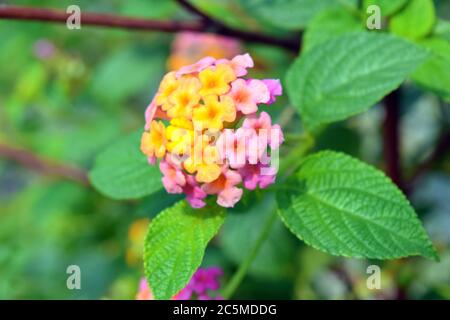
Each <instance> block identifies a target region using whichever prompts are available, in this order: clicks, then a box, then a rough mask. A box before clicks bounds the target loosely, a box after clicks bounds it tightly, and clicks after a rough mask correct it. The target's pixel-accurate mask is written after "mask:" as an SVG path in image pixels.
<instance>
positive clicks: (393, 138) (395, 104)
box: [383, 89, 404, 190]
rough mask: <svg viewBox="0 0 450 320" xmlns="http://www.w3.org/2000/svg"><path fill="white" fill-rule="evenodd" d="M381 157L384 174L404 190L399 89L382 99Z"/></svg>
mask: <svg viewBox="0 0 450 320" xmlns="http://www.w3.org/2000/svg"><path fill="white" fill-rule="evenodd" d="M383 105H384V110H385V118H384V123H383V156H384V165H385V170H386V174H387V175H388V176H389V177H390V178H391V179H392V181H393V182H394V183H395V184H396V185H397V186H398V187H399V188H400V189H402V190H404V185H403V176H402V170H401V158H400V131H399V126H400V89H397V90H395V91H393V92H391V93H390V94H389V95H387V96H386V97H385V98H384V104H383Z"/></svg>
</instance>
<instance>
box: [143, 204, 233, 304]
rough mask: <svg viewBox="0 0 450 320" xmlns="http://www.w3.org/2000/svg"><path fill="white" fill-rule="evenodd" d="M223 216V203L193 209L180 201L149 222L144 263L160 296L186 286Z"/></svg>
mask: <svg viewBox="0 0 450 320" xmlns="http://www.w3.org/2000/svg"><path fill="white" fill-rule="evenodd" d="M224 220H225V210H224V209H223V208H221V207H218V206H206V207H205V208H203V209H193V208H192V207H191V206H190V205H189V204H188V203H187V202H186V201H180V202H178V203H176V204H175V205H174V206H173V207H171V208H168V209H166V210H164V211H163V212H161V213H160V214H159V215H158V216H157V217H156V218H155V219H154V220H153V221H152V222H151V223H150V227H149V230H148V234H147V238H146V239H145V249H144V266H145V274H146V276H147V279H148V281H149V284H150V288H151V289H152V292H153V294H154V295H155V297H156V298H157V299H166V300H167V299H170V298H172V297H173V296H174V295H175V294H177V293H178V292H179V291H180V290H181V289H182V288H183V287H184V286H186V284H187V283H188V282H189V280H190V279H191V277H192V275H193V274H194V272H195V271H196V270H197V268H198V267H199V266H200V264H201V262H202V259H203V255H204V251H205V249H206V246H207V244H208V242H209V241H210V240H211V239H212V238H213V237H214V235H215V234H216V233H217V232H218V231H219V228H220V226H221V225H222V224H223V222H224Z"/></svg>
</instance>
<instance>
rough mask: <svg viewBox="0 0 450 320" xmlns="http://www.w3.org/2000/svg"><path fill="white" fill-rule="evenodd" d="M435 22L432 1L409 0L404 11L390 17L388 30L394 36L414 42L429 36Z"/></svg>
mask: <svg viewBox="0 0 450 320" xmlns="http://www.w3.org/2000/svg"><path fill="white" fill-rule="evenodd" d="M435 22H436V13H435V8H434V3H433V0H410V1H409V3H408V6H407V7H406V8H405V9H403V10H402V11H401V12H400V13H399V14H397V15H395V16H394V17H392V19H391V21H390V24H389V28H390V30H391V31H392V33H394V34H396V35H399V36H402V37H405V38H408V39H413V40H414V39H420V38H423V37H425V36H426V35H427V34H429V33H430V32H431V30H432V29H433V26H434V24H435Z"/></svg>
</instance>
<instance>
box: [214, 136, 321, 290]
mask: <svg viewBox="0 0 450 320" xmlns="http://www.w3.org/2000/svg"><path fill="white" fill-rule="evenodd" d="M300 140H301V142H300V143H299V145H298V146H297V147H296V148H295V149H294V150H292V151H291V153H290V154H289V155H288V156H287V157H285V158H284V159H283V161H281V164H280V168H279V174H280V175H285V174H286V173H287V172H288V171H291V170H295V169H296V165H298V164H299V162H300V159H301V158H303V156H304V155H305V154H306V153H307V152H308V151H309V150H311V148H312V147H313V146H314V139H313V138H312V137H311V136H310V135H304V136H303V137H302V138H301V139H300ZM276 218H277V209H275V210H274V212H273V213H272V214H271V215H270V217H269V218H268V219H267V221H266V223H265V224H264V226H263V228H262V229H261V233H260V234H259V236H258V238H257V239H256V242H255V244H254V245H253V247H252V249H251V251H250V253H249V254H248V255H247V257H246V258H245V260H244V261H243V262H242V264H241V265H240V266H239V269H238V270H237V271H236V273H235V274H234V275H233V277H232V278H231V280H230V281H229V282H228V284H227V286H226V287H225V289H224V290H223V292H222V295H223V297H224V298H225V299H230V297H232V296H233V294H234V292H235V291H236V289H237V288H238V287H239V285H240V284H241V282H242V280H243V279H244V277H245V275H246V274H247V271H248V269H249V268H250V266H251V265H252V263H253V260H254V259H255V258H256V256H257V255H258V252H259V250H260V249H261V246H262V244H263V243H264V241H265V240H266V239H267V237H268V236H269V233H270V230H271V229H272V226H273V224H274V223H275V221H276Z"/></svg>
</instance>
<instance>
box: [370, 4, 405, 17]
mask: <svg viewBox="0 0 450 320" xmlns="http://www.w3.org/2000/svg"><path fill="white" fill-rule="evenodd" d="M407 2H408V0H364V8H367V7H369V6H371V5H376V6H379V7H380V10H381V14H382V16H383V17H387V16H390V15H392V14H394V13H396V12H397V11H398V10H400V9H401V8H402V7H403V6H405V4H406V3H407Z"/></svg>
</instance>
